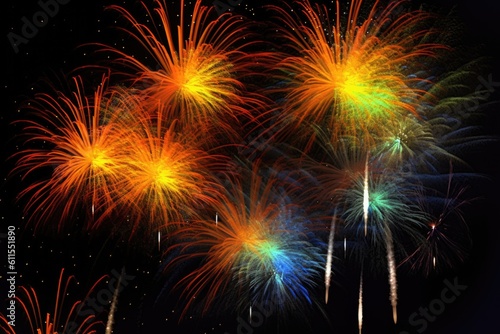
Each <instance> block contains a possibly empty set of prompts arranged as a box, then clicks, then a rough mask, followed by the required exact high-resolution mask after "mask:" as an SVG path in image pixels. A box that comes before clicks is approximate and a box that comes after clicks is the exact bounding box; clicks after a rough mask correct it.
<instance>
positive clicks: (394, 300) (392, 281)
mask: <svg viewBox="0 0 500 334" xmlns="http://www.w3.org/2000/svg"><path fill="white" fill-rule="evenodd" d="M387 230H388V232H387V265H388V267H389V268H388V269H389V285H390V289H391V292H390V299H391V305H392V319H393V320H394V323H397V321H398V311H397V304H398V285H397V278H396V263H395V260H394V247H393V245H392V233H391V231H390V229H387Z"/></svg>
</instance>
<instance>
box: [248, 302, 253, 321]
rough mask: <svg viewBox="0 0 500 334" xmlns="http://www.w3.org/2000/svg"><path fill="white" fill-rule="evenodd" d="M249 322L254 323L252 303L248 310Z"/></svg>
mask: <svg viewBox="0 0 500 334" xmlns="http://www.w3.org/2000/svg"><path fill="white" fill-rule="evenodd" d="M248 322H249V323H250V325H251V324H252V305H250V309H249V311H248Z"/></svg>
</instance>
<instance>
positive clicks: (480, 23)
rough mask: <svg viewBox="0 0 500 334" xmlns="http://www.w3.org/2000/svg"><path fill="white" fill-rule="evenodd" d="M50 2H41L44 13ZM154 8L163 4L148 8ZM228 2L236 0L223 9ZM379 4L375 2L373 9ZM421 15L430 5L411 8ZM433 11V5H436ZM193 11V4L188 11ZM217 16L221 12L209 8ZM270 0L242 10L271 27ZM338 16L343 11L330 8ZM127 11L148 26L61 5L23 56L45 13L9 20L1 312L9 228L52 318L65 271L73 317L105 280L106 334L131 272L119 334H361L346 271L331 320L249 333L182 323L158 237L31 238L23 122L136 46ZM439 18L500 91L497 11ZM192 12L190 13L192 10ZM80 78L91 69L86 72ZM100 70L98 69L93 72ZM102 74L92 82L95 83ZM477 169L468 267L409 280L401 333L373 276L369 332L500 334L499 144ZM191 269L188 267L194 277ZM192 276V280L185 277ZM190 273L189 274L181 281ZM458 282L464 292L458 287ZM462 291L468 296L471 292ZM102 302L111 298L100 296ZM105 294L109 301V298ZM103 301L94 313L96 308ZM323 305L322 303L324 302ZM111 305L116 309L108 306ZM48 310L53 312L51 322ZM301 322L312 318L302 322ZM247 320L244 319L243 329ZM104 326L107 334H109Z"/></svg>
mask: <svg viewBox="0 0 500 334" xmlns="http://www.w3.org/2000/svg"><path fill="white" fill-rule="evenodd" d="M43 1H44V0H41V2H43ZM145 2H146V3H151V4H152V3H153V1H149V0H146V1H145ZM222 2H225V0H222ZM368 2H369V1H367V3H368ZM409 2H410V3H411V5H412V6H414V7H415V8H417V7H418V4H420V3H426V2H425V1H409ZM428 2H431V1H428ZM167 3H168V4H169V5H171V8H172V9H171V11H172V12H175V11H177V10H178V7H179V5H178V3H177V2H175V1H168V2H167ZM186 3H187V1H186ZM205 3H206V4H207V5H210V1H205ZM262 3H267V2H266V1H260V0H259V1H248V0H243V1H241V4H240V5H238V6H237V7H236V9H235V10H236V11H237V12H238V13H240V14H242V15H245V16H247V17H250V18H251V19H254V20H257V21H262V22H266V20H267V19H268V18H267V16H266V15H267V14H266V12H265V10H263V9H261V7H260V6H261V4H262ZM325 3H327V5H331V1H325ZM110 4H117V5H121V6H125V7H127V8H130V9H131V11H132V12H134V13H135V10H137V15H138V18H139V19H142V18H143V16H141V15H143V13H142V12H141V11H140V10H138V8H140V7H139V6H138V5H137V3H136V1H124V0H122V1H119V2H114V1H112V0H103V1H96V0H88V1H82V0H69V1H66V3H65V4H61V5H59V8H58V10H57V12H56V13H55V14H54V15H53V17H49V20H48V22H47V25H45V26H43V27H41V28H39V30H38V31H37V32H36V33H34V34H33V37H30V38H29V39H28V41H27V42H26V43H25V44H21V45H19V46H18V48H19V49H18V52H16V50H15V49H14V48H13V46H12V45H11V43H10V41H9V38H8V34H9V32H20V31H21V28H22V25H23V21H22V18H23V17H28V18H30V17H31V16H32V15H33V13H35V12H37V11H39V10H40V4H39V3H37V1H36V0H32V1H26V0H22V1H16V0H7V1H5V2H4V3H3V10H2V11H1V15H2V19H1V27H2V29H1V33H2V54H3V57H2V59H3V61H2V75H1V77H0V80H1V83H0V90H1V92H2V95H1V96H2V100H1V101H2V108H1V110H0V125H1V135H2V136H3V137H2V164H1V183H0V221H1V223H0V224H1V229H0V233H1V234H0V259H1V260H0V263H1V264H2V266H1V272H0V281H1V284H0V293H1V295H0V313H2V314H5V313H6V310H7V302H8V297H7V291H8V282H7V278H8V277H9V275H8V274H7V272H9V270H8V267H7V262H6V259H7V229H8V226H15V227H16V230H15V231H16V270H17V275H16V286H17V287H20V286H32V287H34V288H35V290H36V291H37V294H38V297H39V302H40V305H42V314H45V313H46V312H50V313H52V312H53V308H54V300H55V294H56V291H57V281H58V278H59V274H60V271H61V269H62V268H64V269H65V273H64V275H65V277H68V276H69V275H74V276H75V278H76V281H78V285H77V284H74V283H75V282H73V283H71V284H70V287H69V289H68V295H67V296H66V300H67V303H66V304H64V307H63V312H67V310H68V309H69V308H70V307H71V304H72V303H73V302H74V301H77V300H84V299H85V297H86V294H87V291H89V289H90V288H91V287H92V285H93V284H94V283H95V282H96V281H97V280H99V279H100V278H101V277H103V276H104V275H108V277H107V278H104V280H103V281H101V282H100V283H99V284H98V285H97V286H96V288H95V289H94V290H93V291H94V295H92V293H91V295H90V298H91V299H90V301H89V299H88V300H87V302H86V303H87V304H85V306H84V307H85V310H87V311H88V314H90V313H93V310H95V314H96V316H97V318H98V319H99V320H102V321H103V323H104V324H105V323H106V321H107V315H108V311H109V306H110V300H111V298H112V296H111V295H110V294H108V293H107V292H106V291H109V289H107V287H108V284H116V282H117V280H118V277H120V273H121V272H122V270H123V272H124V275H123V276H122V281H121V287H122V289H121V290H120V294H119V296H118V303H117V310H116V314H115V322H114V323H115V324H114V327H113V333H126V334H128V333H190V334H202V333H207V334H211V333H213V334H223V333H229V334H234V333H240V332H241V333H289V332H296V333H297V332H301V333H338V334H350V333H357V332H358V327H357V307H358V306H357V301H358V287H359V286H358V278H359V277H358V276H357V274H356V273H355V272H356V270H357V269H355V268H349V267H344V268H342V269H339V271H338V273H337V274H335V275H334V277H333V282H334V283H333V284H332V288H331V291H330V295H331V297H330V301H329V303H328V305H326V306H325V305H324V304H323V310H321V311H320V310H318V309H317V308H316V307H311V308H310V309H304V310H300V312H298V313H300V314H297V316H293V315H288V316H286V317H278V316H277V315H275V314H271V315H269V317H267V318H266V321H264V323H263V324H262V325H260V326H255V327H248V328H250V330H248V328H247V329H244V330H243V331H241V329H240V331H238V326H239V325H240V321H241V320H240V319H241V318H246V315H240V314H233V313H231V312H229V314H226V312H225V314H218V312H217V310H211V311H210V312H208V313H207V314H206V315H203V316H202V315H201V314H199V312H196V311H193V312H191V313H189V312H188V314H187V316H186V318H185V319H184V320H182V321H180V322H179V318H178V315H179V313H180V312H179V305H178V301H179V299H181V297H179V293H178V292H175V291H171V289H170V287H171V285H172V281H174V280H175V279H176V276H175V275H174V274H164V273H162V272H161V268H162V266H161V263H162V259H163V254H162V252H161V251H159V250H158V243H157V239H156V238H157V236H156V235H137V236H133V237H130V238H129V237H128V236H127V235H126V233H124V234H123V235H122V236H110V235H109V234H108V233H107V232H106V231H105V229H104V230H100V231H96V232H95V233H94V232H89V231H81V230H80V229H79V226H81V225H82V222H79V221H78V219H76V221H75V222H73V223H72V224H71V226H72V228H70V229H67V230H64V231H63V232H61V233H56V232H43V233H42V232H37V233H34V232H33V228H32V227H26V217H23V207H22V203H19V202H17V201H16V200H15V198H16V195H17V194H18V193H19V191H21V189H23V187H25V186H26V181H21V180H20V177H19V176H18V175H13V176H8V174H9V172H10V171H11V170H12V168H13V166H14V160H12V159H9V157H10V156H11V155H12V154H13V153H15V152H17V151H18V150H19V148H20V145H22V141H21V140H20V139H19V137H18V136H19V134H20V131H21V126H19V125H15V124H13V123H12V122H14V121H16V120H18V119H19V117H20V114H21V113H20V112H19V110H20V108H21V106H22V105H23V103H25V102H26V101H27V100H28V99H29V98H31V97H33V95H34V94H35V93H36V92H37V90H38V89H39V88H40V87H41V86H43V84H42V82H43V81H44V80H49V81H57V80H65V79H64V78H68V77H70V76H71V73H74V72H73V71H75V70H76V69H78V68H81V67H83V66H86V65H95V64H105V61H106V59H100V58H99V56H98V55H95V54H93V53H92V52H89V49H88V48H85V47H82V45H84V44H86V43H94V42H100V43H109V44H113V43H114V42H117V43H118V45H127V43H128V42H129V41H127V40H126V39H122V35H120V34H119V33H118V32H117V31H116V29H115V28H114V26H115V25H116V21H115V19H116V17H115V16H113V15H112V14H110V13H109V12H106V11H105V10H104V7H106V6H107V5H110ZM432 4H433V7H432V8H435V9H436V10H439V11H442V12H447V11H448V10H449V8H451V7H452V6H456V8H457V13H458V17H459V19H460V20H462V22H463V23H464V25H465V32H466V33H465V34H461V36H460V38H462V39H463V44H464V45H468V46H470V45H477V46H478V47H477V48H476V47H475V48H473V50H474V51H475V52H478V53H479V55H480V56H487V57H488V61H487V64H488V65H489V67H488V68H486V69H484V72H483V74H484V75H483V76H484V77H488V75H490V74H491V76H492V81H493V82H494V83H495V82H500V71H499V69H500V66H498V65H499V63H500V62H499V59H500V51H498V49H499V48H498V43H499V41H500V25H499V24H500V23H499V18H500V12H499V10H498V7H495V4H494V2H492V1H487V0H479V1H465V0H463V1H451V0H439V1H433V2H432ZM188 7H189V5H188ZM78 71H79V73H84V71H85V70H82V69H79V70H78ZM89 71H93V69H89ZM90 74H92V73H90ZM499 85H500V84H499V83H497V84H496V86H494V89H493V91H492V94H491V96H490V98H489V102H490V103H491V104H490V105H489V106H488V107H487V108H485V110H486V116H485V117H483V120H482V121H481V122H482V124H481V126H483V127H484V130H483V132H484V133H485V134H489V135H492V136H495V135H497V134H498V132H499V131H498V130H500V116H499V115H500V113H498V108H499V107H500V105H499V104H495V103H492V102H494V101H498V100H500V93H499V92H498V90H499V89H500V87H499ZM462 153H463V155H464V156H465V157H466V160H467V162H468V163H469V164H470V165H471V166H472V168H473V169H474V171H475V172H476V173H477V174H480V175H484V177H480V178H478V179H477V181H474V183H473V184H470V185H469V190H468V193H467V196H469V197H471V198H477V199H476V200H474V201H471V203H470V204H468V205H467V206H466V207H464V209H463V210H464V218H465V220H466V222H467V224H468V227H469V233H470V238H471V240H472V248H471V249H470V251H469V255H468V257H467V259H466V260H465V261H464V263H462V264H457V265H455V267H454V268H452V269H449V270H447V271H445V272H442V273H439V274H431V275H430V276H429V277H424V276H423V275H421V274H419V273H411V274H408V273H407V272H404V271H401V273H399V272H398V274H399V276H398V294H399V295H398V300H399V303H398V311H399V316H398V319H399V321H398V324H397V325H394V324H393V323H392V316H391V315H392V313H391V307H390V302H389V299H388V294H389V287H388V284H387V278H386V277H385V276H384V275H379V276H377V275H373V277H369V276H367V278H366V282H365V284H364V300H365V301H364V303H365V304H364V324H363V333H364V334H370V333H397V334H399V333H412V334H413V333H428V334H431V333H457V334H458V333H464V334H465V333H483V334H495V333H498V325H497V323H498V316H499V314H500V269H499V265H500V260H499V259H500V242H499V240H500V239H499V238H500V224H499V218H498V216H499V215H498V209H499V205H500V195H498V191H499V189H500V158H499V157H500V150H499V145H498V144H497V143H495V142H494V141H487V142H485V143H483V144H481V145H477V146H475V147H473V148H472V149H470V150H468V149H467V148H466V151H464V152H462ZM184 269H185V268H184ZM180 272H181V271H180ZM180 272H179V275H180ZM457 282H458V283H457ZM317 283H318V288H317V290H318V291H317V294H318V295H319V296H323V294H324V284H323V282H322V281H321V280H320V281H319V282H317ZM447 284H455V285H457V284H458V285H460V286H461V287H464V286H465V287H466V288H463V289H462V290H461V291H459V292H458V295H457V298H456V299H455V300H454V301H453V302H450V303H448V304H446V305H445V309H444V311H443V312H442V313H440V314H439V315H438V316H436V317H435V318H432V320H431V321H428V322H426V324H427V327H426V328H424V327H423V326H421V324H422V322H421V323H419V324H418V325H412V324H411V323H410V317H411V315H412V314H413V313H414V312H416V311H418V310H419V308H420V307H429V305H430V303H432V301H433V300H435V299H436V298H438V299H439V298H442V297H441V296H442V291H443V289H444V288H445V287H447V286H448V285H447ZM459 289H460V288H459ZM99 291H101V292H102V293H101V295H98V296H96V293H99ZM103 291H104V292H103ZM92 298H94V299H93V301H94V303H93V302H92V301H91V300H92ZM320 298H322V297H320ZM100 300H103V301H106V302H103V303H102V304H101V303H100ZM45 310H46V311H45ZM299 315H300V316H299ZM239 317H241V318H239ZM16 321H17V323H16V329H17V333H19V334H24V333H31V332H30V329H29V327H28V325H27V323H26V320H25V319H24V316H23V312H22V310H21V309H20V308H19V307H18V309H17V311H16ZM104 327H105V326H104V325H101V326H100V327H98V331H97V333H104Z"/></svg>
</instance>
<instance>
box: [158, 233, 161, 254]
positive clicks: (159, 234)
mask: <svg viewBox="0 0 500 334" xmlns="http://www.w3.org/2000/svg"><path fill="white" fill-rule="evenodd" d="M160 241H161V232H160V231H158V251H161V246H160Z"/></svg>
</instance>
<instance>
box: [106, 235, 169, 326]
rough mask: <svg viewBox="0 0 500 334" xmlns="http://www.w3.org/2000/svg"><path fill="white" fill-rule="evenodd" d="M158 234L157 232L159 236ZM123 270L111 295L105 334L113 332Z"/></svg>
mask: <svg viewBox="0 0 500 334" xmlns="http://www.w3.org/2000/svg"><path fill="white" fill-rule="evenodd" d="M159 233H160V232H158V234H159ZM123 273H124V270H122V273H121V275H120V277H119V278H118V283H116V288H115V292H114V294H113V301H112V302H111V309H110V310H109V316H108V322H107V323H106V333H105V334H111V333H112V331H113V324H114V322H115V312H116V304H117V303H118V292H119V290H120V289H118V287H119V286H120V283H121V280H122V277H123Z"/></svg>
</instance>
